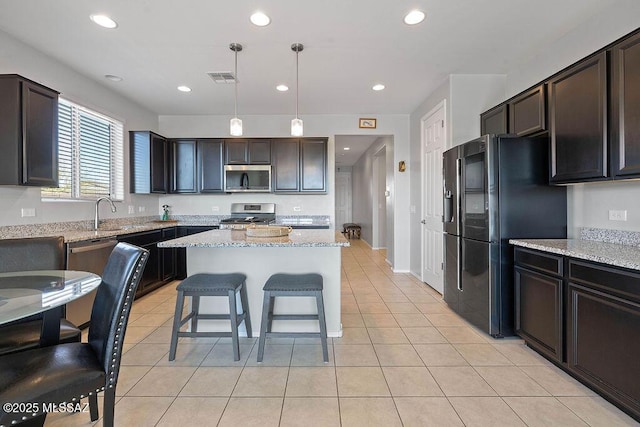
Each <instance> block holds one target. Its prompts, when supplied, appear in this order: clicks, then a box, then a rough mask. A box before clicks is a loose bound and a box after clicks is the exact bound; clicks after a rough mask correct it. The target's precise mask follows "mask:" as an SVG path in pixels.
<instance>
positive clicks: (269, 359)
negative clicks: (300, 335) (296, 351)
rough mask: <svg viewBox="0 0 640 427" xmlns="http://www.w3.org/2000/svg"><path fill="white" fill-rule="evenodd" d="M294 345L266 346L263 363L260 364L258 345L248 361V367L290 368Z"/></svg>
mask: <svg viewBox="0 0 640 427" xmlns="http://www.w3.org/2000/svg"><path fill="white" fill-rule="evenodd" d="M292 353H293V344H287V345H277V344H265V346H264V355H263V357H262V362H261V363H258V345H254V346H253V349H252V350H251V354H249V359H248V360H247V364H246V365H247V366H258V365H260V366H289V364H290V363H291V354H292Z"/></svg>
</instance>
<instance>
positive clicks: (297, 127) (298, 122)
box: [291, 43, 304, 136]
mask: <svg viewBox="0 0 640 427" xmlns="http://www.w3.org/2000/svg"><path fill="white" fill-rule="evenodd" d="M302 49H304V46H303V45H302V44H301V43H294V44H292V45H291V50H292V51H294V52H295V53H296V118H295V119H293V120H291V136H302V135H303V133H304V132H303V125H302V119H300V118H299V117H298V92H299V91H298V54H299V53H300V52H302Z"/></svg>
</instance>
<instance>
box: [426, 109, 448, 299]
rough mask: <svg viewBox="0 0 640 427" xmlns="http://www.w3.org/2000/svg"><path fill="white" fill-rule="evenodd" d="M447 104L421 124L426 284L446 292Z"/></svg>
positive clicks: (427, 116) (432, 112) (427, 115)
mask: <svg viewBox="0 0 640 427" xmlns="http://www.w3.org/2000/svg"><path fill="white" fill-rule="evenodd" d="M445 111H446V104H445V100H443V101H442V102H441V103H440V104H438V105H437V106H436V107H435V108H434V109H433V110H431V111H430V112H429V113H427V114H426V115H425V116H424V117H423V118H422V121H421V126H420V127H421V147H422V148H421V158H422V220H421V221H420V222H421V223H422V238H421V240H422V281H423V282H425V283H426V284H428V285H429V286H431V287H432V288H433V289H435V290H436V291H438V292H440V293H442V292H443V278H442V273H443V271H442V268H443V253H442V250H443V241H442V239H443V233H442V203H443V202H442V153H443V152H444V148H445V140H446V135H447V128H446V114H445Z"/></svg>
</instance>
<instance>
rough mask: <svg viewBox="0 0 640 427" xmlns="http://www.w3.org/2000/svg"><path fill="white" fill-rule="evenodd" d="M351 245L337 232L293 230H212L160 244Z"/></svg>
mask: <svg viewBox="0 0 640 427" xmlns="http://www.w3.org/2000/svg"><path fill="white" fill-rule="evenodd" d="M341 246H350V244H349V241H348V240H347V239H345V237H344V236H343V235H342V233H338V232H336V231H335V230H304V229H301V230H293V231H291V233H290V234H289V235H288V236H283V237H247V235H246V234H245V232H244V230H211V231H206V232H204V233H199V234H194V235H192V236H185V237H179V238H177V239H173V240H167V241H165V242H160V243H158V247H160V248H244V247H256V248H261V247H306V248H309V247H312V248H314V247H315V248H322V247H341Z"/></svg>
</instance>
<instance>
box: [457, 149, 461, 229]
mask: <svg viewBox="0 0 640 427" xmlns="http://www.w3.org/2000/svg"><path fill="white" fill-rule="evenodd" d="M456 194H457V195H458V200H456V221H457V222H458V227H460V223H461V222H462V218H461V217H460V202H461V200H462V159H456ZM458 230H460V228H458ZM458 233H460V231H458Z"/></svg>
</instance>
